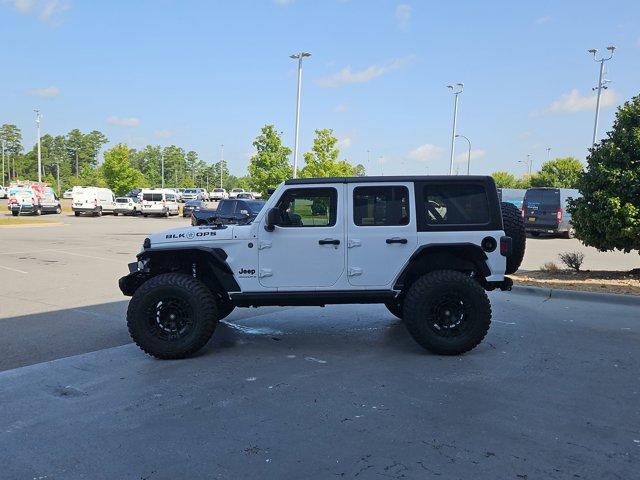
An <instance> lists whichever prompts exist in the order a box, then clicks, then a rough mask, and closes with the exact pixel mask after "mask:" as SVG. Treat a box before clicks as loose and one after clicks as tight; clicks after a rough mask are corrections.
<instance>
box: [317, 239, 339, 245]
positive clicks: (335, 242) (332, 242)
mask: <svg viewBox="0 0 640 480" xmlns="http://www.w3.org/2000/svg"><path fill="white" fill-rule="evenodd" d="M318 243H319V244H320V245H340V240H337V239H334V238H325V239H324V240H318Z"/></svg>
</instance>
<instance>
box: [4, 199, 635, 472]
mask: <svg viewBox="0 0 640 480" xmlns="http://www.w3.org/2000/svg"><path fill="white" fill-rule="evenodd" d="M1 207H2V206H1V205H0V208H1ZM42 219H43V220H50V221H54V222H56V224H54V225H51V226H25V227H19V228H4V227H0V240H1V242H0V244H2V251H1V252H0V274H1V275H2V279H3V282H2V285H3V288H2V290H1V291H0V326H1V327H2V331H3V335H2V336H0V351H1V352H2V355H1V356H0V370H3V371H4V372H2V373H0V405H2V406H3V408H2V410H3V414H2V415H1V416H0V432H1V433H0V444H2V445H3V448H2V450H0V463H2V465H3V475H5V476H6V477H7V478H38V477H40V478H240V477H241V478H292V479H293V478H296V479H298V478H331V477H338V478H341V477H346V478H378V477H382V478H384V477H390V478H491V479H495V478H513V479H515V480H518V479H534V478H557V479H560V478H562V479H564V478H573V479H575V478H583V479H584V478H593V479H606V478H634V475H636V474H634V472H636V473H637V472H638V471H639V470H640V410H638V407H637V405H638V403H639V402H638V401H639V399H640V387H639V383H638V374H637V372H638V369H639V367H640V349H638V343H639V341H640V328H639V323H638V321H639V319H638V306H637V305H635V306H633V305H626V304H622V303H621V304H611V303H592V302H585V301H574V300H563V299H555V298H554V299H549V298H544V297H537V296H528V295H519V294H518V295H517V294H514V293H493V294H491V299H492V304H493V310H494V317H493V320H494V321H493V325H492V328H491V330H490V332H489V335H488V337H487V339H486V340H485V342H484V343H483V344H482V345H481V346H480V347H479V348H477V349H476V350H474V351H473V352H471V353H470V354H468V355H465V356H462V357H454V358H445V357H437V356H433V355H430V354H427V353H425V352H423V351H422V350H421V349H420V348H419V347H417V345H415V344H414V342H413V341H412V340H411V339H410V337H409V336H408V334H407V333H406V332H405V329H404V327H403V326H402V324H401V322H399V321H397V320H396V319H395V318H394V317H392V316H391V315H390V314H389V313H388V312H387V311H386V309H385V308H384V307H380V306H332V307H326V308H324V309H321V308H287V309H284V308H262V309H238V310H236V311H235V312H234V313H233V314H232V315H231V316H230V317H229V318H228V319H227V321H226V322H225V323H223V324H221V326H220V327H219V329H218V331H217V332H216V334H215V335H214V339H213V341H212V342H211V343H210V344H209V345H208V347H207V348H206V349H205V351H204V352H203V353H202V354H201V355H199V356H198V357H197V358H194V359H190V360H186V361H178V362H160V361H156V360H153V359H151V358H148V357H146V356H145V355H143V354H142V352H140V351H139V350H138V349H137V347H135V346H134V345H132V344H131V343H130V339H129V336H128V334H127V331H126V326H125V323H124V312H125V310H126V304H127V298H125V297H123V296H122V294H121V293H120V291H119V290H118V286H117V279H118V278H119V277H120V276H122V275H123V274H125V273H126V264H127V263H128V262H129V261H131V260H132V259H133V258H134V256H135V253H137V252H138V250H139V248H140V245H141V243H142V240H143V239H144V237H145V236H146V235H147V234H148V233H150V232H153V231H158V230H164V229H167V228H171V227H177V226H183V225H187V224H188V220H187V219H183V218H182V217H174V218H170V219H163V218H146V219H144V218H139V217H136V218H130V217H112V216H103V217H101V218H93V217H80V218H76V217H73V216H71V215H66V214H63V215H58V216H47V217H42ZM576 244H577V241H575V240H563V239H546V238H541V239H532V240H531V241H529V243H528V247H527V257H526V258H525V268H529V267H528V266H527V265H528V264H529V265H531V267H530V268H537V267H538V266H539V265H540V264H541V263H544V261H547V260H544V261H542V260H541V259H542V258H543V257H545V256H547V255H548V256H554V255H556V256H557V253H555V252H554V251H553V249H560V251H565V250H570V249H571V247H570V245H571V246H572V247H573V246H575V245H576ZM578 245H579V244H578ZM590 255H591V253H589V252H588V255H587V260H585V263H586V262H587V261H593V262H598V261H601V259H599V258H598V259H596V257H594V260H590ZM538 256H539V257H538ZM551 260H553V259H551ZM632 260H633V261H636V263H637V257H636V256H634V257H631V256H623V255H621V254H613V255H612V256H611V257H610V258H609V259H607V260H606V261H605V262H603V263H606V264H607V265H609V266H610V268H611V267H612V266H613V265H625V267H624V268H633V267H634V266H638V265H637V264H636V265H629V263H630V261H632ZM591 268H599V267H591ZM612 268H620V267H612ZM34 412H35V413H34ZM113 458H118V462H112V461H110V460H109V459H113ZM0 476H2V475H0Z"/></svg>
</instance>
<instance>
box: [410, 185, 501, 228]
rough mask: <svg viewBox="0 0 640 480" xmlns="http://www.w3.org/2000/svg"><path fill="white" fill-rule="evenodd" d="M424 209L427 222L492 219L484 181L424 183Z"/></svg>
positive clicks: (473, 222)
mask: <svg viewBox="0 0 640 480" xmlns="http://www.w3.org/2000/svg"><path fill="white" fill-rule="evenodd" d="M421 188H422V192H420V193H421V198H422V212H421V215H423V220H424V221H425V223H426V224H427V225H433V226H440V225H442V226H447V225H485V224H488V223H489V222H490V220H491V215H490V210H489V202H488V199H487V193H486V191H485V187H484V186H483V185H481V184H472V183H471V184H464V183H460V184H441V185H438V184H429V183H426V184H423V185H422V186H421Z"/></svg>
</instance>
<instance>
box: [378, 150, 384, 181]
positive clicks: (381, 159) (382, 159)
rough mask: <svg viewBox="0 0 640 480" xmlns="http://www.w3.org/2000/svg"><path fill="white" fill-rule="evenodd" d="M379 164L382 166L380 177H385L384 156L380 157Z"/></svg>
mask: <svg viewBox="0 0 640 480" xmlns="http://www.w3.org/2000/svg"><path fill="white" fill-rule="evenodd" d="M378 163H379V164H380V175H382V176H383V177H384V157H383V156H382V155H380V157H378Z"/></svg>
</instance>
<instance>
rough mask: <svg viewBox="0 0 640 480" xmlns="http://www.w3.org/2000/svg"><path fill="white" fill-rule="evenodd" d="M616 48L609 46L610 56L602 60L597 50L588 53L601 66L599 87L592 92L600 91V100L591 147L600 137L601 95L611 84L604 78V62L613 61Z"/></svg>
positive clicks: (597, 102) (597, 104) (597, 101)
mask: <svg viewBox="0 0 640 480" xmlns="http://www.w3.org/2000/svg"><path fill="white" fill-rule="evenodd" d="M615 49H616V47H615V46H614V45H609V46H608V47H607V50H608V51H609V56H608V57H605V56H602V57H600V58H598V57H597V54H598V50H597V49H595V48H591V49H589V50H588V52H589V53H590V54H591V55H593V60H594V61H596V62H598V63H599V64H600V74H599V75H598V86H597V87H593V88H592V90H594V91H595V90H597V91H598V98H597V100H596V118H595V121H594V123H593V140H592V142H591V146H593V145H595V144H596V136H597V135H598V117H599V116H600V95H601V94H602V90H606V89H607V88H608V87H607V85H606V84H607V83H611V81H610V80H604V79H603V76H604V62H606V61H608V60H611V59H612V58H613V52H614V51H615Z"/></svg>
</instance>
